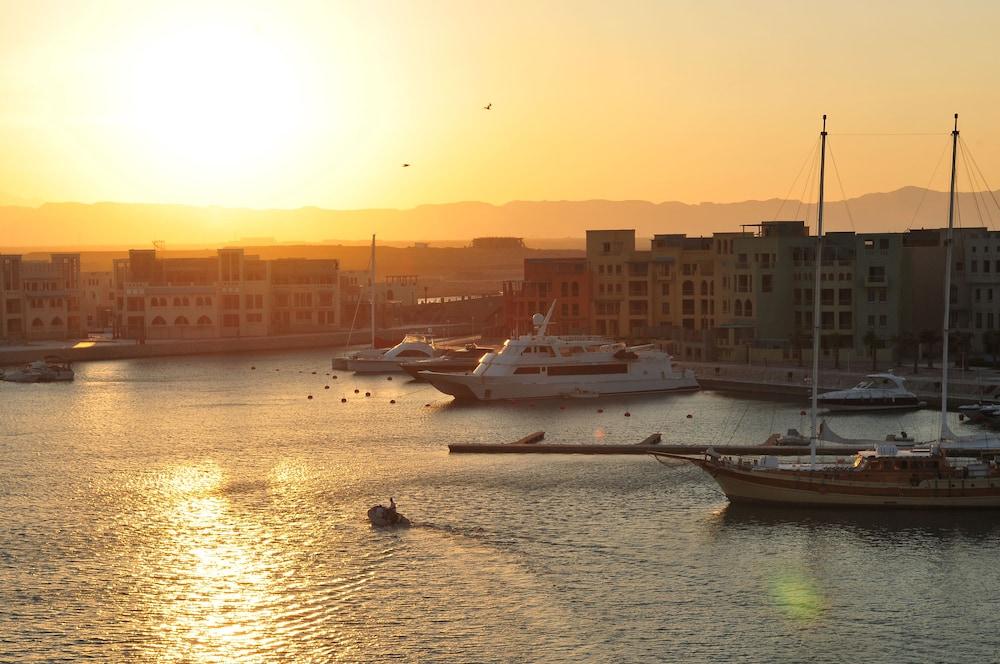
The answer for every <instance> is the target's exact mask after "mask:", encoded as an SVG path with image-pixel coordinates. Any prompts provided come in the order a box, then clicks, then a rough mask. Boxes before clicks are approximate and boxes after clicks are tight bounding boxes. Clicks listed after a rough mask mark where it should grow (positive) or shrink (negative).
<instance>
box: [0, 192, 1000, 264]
mask: <svg viewBox="0 0 1000 664" xmlns="http://www.w3.org/2000/svg"><path fill="white" fill-rule="evenodd" d="M998 199H1000V192H983V193H977V194H975V195H974V194H972V193H963V194H960V196H959V198H958V200H959V205H958V209H959V213H960V215H959V224H960V225H962V226H992V219H993V218H996V219H1000V209H998V207H997V204H996V201H997V200H998ZM947 212H948V195H947V193H946V192H940V191H933V190H927V189H923V188H919V187H904V188H902V189H898V190H896V191H892V192H886V193H874V194H865V195H863V196H858V197H856V198H850V199H847V200H841V201H832V202H828V203H827V205H826V215H825V219H826V222H827V223H826V229H827V230H841V231H852V230H853V231H857V232H891V231H904V230H907V229H908V228H921V227H923V228H931V227H940V226H943V225H946V223H947ZM815 216H816V208H815V204H806V203H801V202H799V201H781V200H778V199H770V200H763V201H742V202H735V203H697V204H689V203H681V202H676V201H668V202H662V203H652V202H649V201H638V200H625V201H609V200H586V201H512V202H509V203H505V204H502V205H492V204H488V203H479V202H460V203H445V204H434V205H421V206H418V207H415V208H411V209H403V210H399V209H364V210H328V209H322V208H316V207H304V208H299V209H288V210H281V209H266V210H254V209H241V208H226V207H196V206H186V205H157V204H141V203H93V204H84V203H46V204H43V205H41V206H38V207H27V206H4V207H0V250H2V249H4V248H6V249H8V250H9V249H11V248H14V247H86V246H95V245H102V246H133V247H146V246H149V243H150V241H151V240H163V241H165V242H166V243H167V245H173V246H177V245H185V246H192V245H201V246H218V245H223V244H227V243H232V242H233V241H234V240H236V239H237V238H240V237H257V238H260V237H267V238H276V241H277V242H280V243H284V242H333V241H337V242H352V241H359V240H363V239H364V238H366V237H369V236H370V234H371V233H373V232H374V233H376V234H377V235H378V238H379V240H380V241H383V242H389V241H396V242H403V241H431V242H433V241H445V240H451V241H454V240H467V239H471V238H473V237H480V236H490V235H503V236H518V237H525V238H528V239H529V241H528V244H529V246H531V241H530V239H531V238H567V240H566V244H565V245H564V246H566V247H567V248H570V247H571V246H573V245H576V246H577V247H578V246H579V245H578V243H579V238H582V237H583V236H584V235H585V232H586V231H587V230H588V229H597V228H634V229H635V230H636V234H637V236H639V237H649V236H652V235H653V234H656V233H687V234H688V235H702V234H710V233H713V232H717V231H738V230H740V227H741V225H743V224H756V223H759V222H761V221H765V220H771V219H806V220H807V221H808V222H809V224H810V226H813V225H814V223H815ZM570 238H577V240H576V241H575V242H573V241H572V240H570ZM549 245H550V246H551V242H550V243H549ZM574 248H575V247H574Z"/></svg>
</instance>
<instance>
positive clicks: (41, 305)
mask: <svg viewBox="0 0 1000 664" xmlns="http://www.w3.org/2000/svg"><path fill="white" fill-rule="evenodd" d="M0 294H2V300H3V306H2V307H0V340H2V341H4V342H6V343H17V342H21V341H33V340H45V339H73V338H77V337H79V336H81V334H82V329H83V326H82V322H81V317H80V315H81V312H80V299H81V295H82V289H81V285H80V254H68V253H54V254H52V255H51V257H50V260H48V261H25V260H23V259H22V256H20V255H16V254H11V255H0Z"/></svg>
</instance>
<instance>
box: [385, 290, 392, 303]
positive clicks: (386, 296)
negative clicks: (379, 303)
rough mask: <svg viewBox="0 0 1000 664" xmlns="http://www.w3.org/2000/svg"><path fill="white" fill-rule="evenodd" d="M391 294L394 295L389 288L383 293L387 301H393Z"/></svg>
mask: <svg viewBox="0 0 1000 664" xmlns="http://www.w3.org/2000/svg"><path fill="white" fill-rule="evenodd" d="M393 294H394V293H393V292H392V289H391V288H390V289H389V290H387V291H386V292H385V299H387V300H392V299H394V298H393V297H392V296H393Z"/></svg>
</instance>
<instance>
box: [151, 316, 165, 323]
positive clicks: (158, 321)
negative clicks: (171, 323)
mask: <svg viewBox="0 0 1000 664" xmlns="http://www.w3.org/2000/svg"><path fill="white" fill-rule="evenodd" d="M152 324H153V325H166V324H167V321H165V320H163V316H157V317H156V318H154V319H153V322H152Z"/></svg>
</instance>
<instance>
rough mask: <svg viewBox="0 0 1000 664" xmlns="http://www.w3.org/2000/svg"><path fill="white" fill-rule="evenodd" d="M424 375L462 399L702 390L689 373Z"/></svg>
mask: <svg viewBox="0 0 1000 664" xmlns="http://www.w3.org/2000/svg"><path fill="white" fill-rule="evenodd" d="M419 375H420V377H421V378H423V379H424V380H425V381H427V382H428V383H430V384H431V385H433V386H434V387H435V388H437V389H438V390H439V391H441V392H444V393H445V394H450V395H452V396H454V397H455V398H456V399H459V400H462V401H512V400H518V399H554V398H572V397H577V396H587V397H600V396H619V395H628V394H654V393H660V392H690V391H694V390H698V389H700V386H699V385H698V381H697V380H696V379H695V378H694V377H693V376H692V375H689V374H684V375H680V376H677V377H674V378H667V379H642V380H637V379H635V378H633V379H631V380H629V379H627V378H623V379H619V380H609V381H603V382H599V383H597V382H593V381H581V380H576V379H573V377H571V376H567V377H566V380H559V379H556V378H548V379H547V380H545V381H538V382H527V381H524V380H523V379H521V378H520V377H507V376H485V377H484V376H476V375H473V374H445V373H437V372H430V371H422V372H420V374H419Z"/></svg>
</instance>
